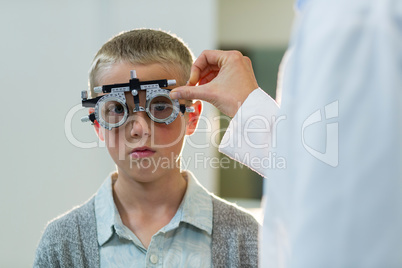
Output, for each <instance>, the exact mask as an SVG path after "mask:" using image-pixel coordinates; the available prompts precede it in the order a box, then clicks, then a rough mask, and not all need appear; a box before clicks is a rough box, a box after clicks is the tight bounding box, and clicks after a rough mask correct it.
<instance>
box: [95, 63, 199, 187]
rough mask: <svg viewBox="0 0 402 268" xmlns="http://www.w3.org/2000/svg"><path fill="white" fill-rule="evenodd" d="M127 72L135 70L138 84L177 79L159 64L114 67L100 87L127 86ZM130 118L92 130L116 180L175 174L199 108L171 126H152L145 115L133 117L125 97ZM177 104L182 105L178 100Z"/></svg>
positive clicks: (131, 103)
mask: <svg viewBox="0 0 402 268" xmlns="http://www.w3.org/2000/svg"><path fill="white" fill-rule="evenodd" d="M130 70H135V71H136V73H137V78H138V79H140V81H147V80H157V79H176V80H177V79H178V77H175V75H174V74H175V72H173V71H170V70H167V69H166V68H164V67H163V66H162V65H160V64H150V65H133V64H131V63H116V64H114V65H112V66H111V68H110V69H107V70H106V71H104V73H102V75H103V76H102V79H101V81H99V82H100V84H101V85H110V84H118V83H127V82H128V81H129V80H130ZM139 97H140V106H142V107H145V101H146V99H145V91H140V93H139ZM126 100H127V105H128V109H129V110H130V115H129V117H128V119H127V121H126V123H124V124H123V125H122V126H120V127H118V128H113V129H112V130H106V129H103V128H101V127H99V125H98V124H95V130H96V132H97V133H98V135H99V137H100V138H101V139H104V140H105V144H106V147H107V149H108V151H109V154H110V156H111V157H112V159H113V160H114V162H115V163H116V165H117V168H118V172H119V176H126V177H132V178H134V179H135V180H137V181H141V182H147V181H151V180H154V179H157V178H161V177H166V176H168V175H169V173H171V172H177V170H180V169H179V163H178V162H177V159H178V156H179V155H180V152H181V149H182V145H183V139H184V136H185V134H189V135H190V134H192V133H193V132H194V130H195V127H196V124H197V121H198V116H199V113H200V112H201V104H200V103H199V102H197V103H195V104H194V105H193V106H195V110H196V112H195V113H191V114H190V115H188V114H186V115H185V116H183V115H182V114H181V113H180V114H179V116H178V117H177V118H176V120H174V121H173V122H172V123H170V124H168V125H166V124H164V123H156V122H154V121H152V120H151V119H150V118H149V117H148V115H147V114H146V112H136V113H133V112H132V111H133V109H134V99H133V97H132V95H130V93H126ZM179 102H180V104H185V101H183V100H180V101H179Z"/></svg>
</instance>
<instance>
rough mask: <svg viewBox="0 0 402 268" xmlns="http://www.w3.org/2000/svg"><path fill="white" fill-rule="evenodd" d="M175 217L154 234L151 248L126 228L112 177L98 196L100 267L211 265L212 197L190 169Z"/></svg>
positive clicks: (97, 219)
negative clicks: (115, 194) (113, 190)
mask: <svg viewBox="0 0 402 268" xmlns="http://www.w3.org/2000/svg"><path fill="white" fill-rule="evenodd" d="M184 177H185V178H186V179H187V191H186V194H185V196H184V198H183V201H182V203H181V204H180V207H179V209H178V210H177V212H176V215H175V216H174V217H173V219H172V220H171V221H170V222H169V223H168V224H167V225H166V226H165V227H163V228H162V229H160V230H159V231H158V232H157V233H156V234H154V235H153V236H152V239H151V243H150V244H149V246H148V249H147V248H145V247H144V246H143V245H142V243H141V241H140V240H139V239H138V238H137V236H136V235H135V234H134V233H133V232H132V231H131V230H130V229H129V228H127V227H126V226H125V225H124V224H123V223H122V220H121V218H120V215H119V212H118V210H117V208H116V206H115V203H114V201H113V192H112V183H113V181H112V176H109V177H108V178H107V179H106V181H105V182H104V183H103V184H102V186H101V187H100V189H99V190H98V192H97V194H96V196H95V216H96V223H97V232H98V243H99V249H100V262H101V267H125V268H126V267H197V268H198V267H211V266H212V260H211V234H212V200H211V196H210V195H209V194H208V192H207V191H206V190H205V189H204V188H203V187H202V186H201V185H200V184H199V182H198V181H197V180H196V179H195V178H194V177H193V175H192V174H191V173H190V172H185V173H184Z"/></svg>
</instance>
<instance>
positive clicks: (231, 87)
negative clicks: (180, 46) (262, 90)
mask: <svg viewBox="0 0 402 268" xmlns="http://www.w3.org/2000/svg"><path fill="white" fill-rule="evenodd" d="M197 83H198V86H196V84H197ZM256 88H258V84H257V81H256V79H255V76H254V72H253V68H252V66H251V61H250V59H249V58H248V57H245V56H243V55H242V54H241V53H240V52H238V51H218V50H206V51H204V52H202V53H201V55H200V56H199V57H198V58H197V60H196V61H195V62H194V64H193V66H192V67H191V75H190V80H189V81H188V83H187V85H186V86H182V87H177V88H175V89H174V90H172V91H171V93H170V97H171V98H172V99H200V100H204V101H207V102H209V103H211V104H213V105H214V106H215V107H216V108H218V109H219V110H220V111H221V112H222V113H224V114H226V115H228V116H231V117H233V116H234V115H235V114H236V112H237V110H238V109H239V107H240V106H241V105H242V104H243V102H244V101H245V100H246V98H247V97H248V95H249V94H250V93H251V92H252V91H253V90H254V89H256Z"/></svg>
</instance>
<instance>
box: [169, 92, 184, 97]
mask: <svg viewBox="0 0 402 268" xmlns="http://www.w3.org/2000/svg"><path fill="white" fill-rule="evenodd" d="M170 98H172V99H180V98H181V94H180V92H170Z"/></svg>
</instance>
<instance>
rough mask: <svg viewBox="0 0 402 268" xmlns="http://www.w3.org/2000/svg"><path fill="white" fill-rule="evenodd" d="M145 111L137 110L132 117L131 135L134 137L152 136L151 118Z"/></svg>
mask: <svg viewBox="0 0 402 268" xmlns="http://www.w3.org/2000/svg"><path fill="white" fill-rule="evenodd" d="M148 119H149V118H148V116H147V115H146V114H145V112H137V113H136V114H135V115H134V116H131V117H130V119H129V120H130V121H131V122H129V123H131V129H130V135H131V136H132V137H137V138H142V137H143V136H145V135H147V136H151V129H150V124H149V123H150V122H149V121H150V120H148Z"/></svg>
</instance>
